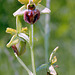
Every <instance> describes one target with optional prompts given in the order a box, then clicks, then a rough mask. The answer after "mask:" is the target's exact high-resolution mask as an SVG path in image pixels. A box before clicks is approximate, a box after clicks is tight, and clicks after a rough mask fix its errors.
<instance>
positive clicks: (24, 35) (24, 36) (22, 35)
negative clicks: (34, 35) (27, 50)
mask: <svg viewBox="0 0 75 75" xmlns="http://www.w3.org/2000/svg"><path fill="white" fill-rule="evenodd" d="M18 36H19V37H20V38H22V39H24V40H26V41H27V42H28V43H29V37H28V36H27V35H26V34H24V33H20V34H18Z"/></svg>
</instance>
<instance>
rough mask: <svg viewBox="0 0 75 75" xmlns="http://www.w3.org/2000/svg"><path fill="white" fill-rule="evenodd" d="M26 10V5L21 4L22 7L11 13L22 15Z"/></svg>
mask: <svg viewBox="0 0 75 75" xmlns="http://www.w3.org/2000/svg"><path fill="white" fill-rule="evenodd" d="M26 10H27V7H26V6H25V5H23V6H22V7H20V8H19V9H18V10H17V11H16V12H14V13H13V16H15V17H16V16H20V15H24V12H25V11H26Z"/></svg>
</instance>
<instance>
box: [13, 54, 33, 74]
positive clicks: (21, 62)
mask: <svg viewBox="0 0 75 75" xmlns="http://www.w3.org/2000/svg"><path fill="white" fill-rule="evenodd" d="M14 54H15V56H16V58H17V60H18V61H19V63H20V64H21V65H22V66H23V67H24V69H25V70H26V71H27V72H28V74H29V75H33V73H32V72H31V71H30V70H29V69H28V68H27V66H26V65H25V64H24V62H23V61H22V60H21V59H20V58H19V57H18V56H17V54H16V53H14Z"/></svg>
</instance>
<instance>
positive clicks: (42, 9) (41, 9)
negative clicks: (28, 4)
mask: <svg viewBox="0 0 75 75" xmlns="http://www.w3.org/2000/svg"><path fill="white" fill-rule="evenodd" d="M36 9H38V10H39V11H40V12H41V13H44V14H48V13H50V12H51V10H50V9H48V8H46V7H45V6H43V5H41V4H38V5H37V6H36Z"/></svg>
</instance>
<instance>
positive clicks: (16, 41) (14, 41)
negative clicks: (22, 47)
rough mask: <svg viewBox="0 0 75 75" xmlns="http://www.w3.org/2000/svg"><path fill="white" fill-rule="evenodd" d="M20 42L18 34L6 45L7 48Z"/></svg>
mask: <svg viewBox="0 0 75 75" xmlns="http://www.w3.org/2000/svg"><path fill="white" fill-rule="evenodd" d="M18 42H19V39H18V37H17V34H15V35H13V36H12V38H11V40H10V41H9V43H8V44H7V45H6V46H7V47H11V46H12V45H15V44H17V43H18Z"/></svg>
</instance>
